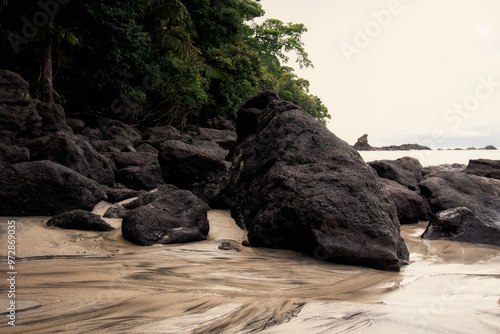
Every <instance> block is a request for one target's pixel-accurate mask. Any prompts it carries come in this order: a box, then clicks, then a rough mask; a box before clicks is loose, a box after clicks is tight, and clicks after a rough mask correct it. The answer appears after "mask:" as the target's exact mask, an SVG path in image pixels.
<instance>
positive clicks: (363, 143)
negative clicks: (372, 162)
mask: <svg viewBox="0 0 500 334" xmlns="http://www.w3.org/2000/svg"><path fill="white" fill-rule="evenodd" d="M354 148H355V149H357V150H358V151H370V150H371V149H372V147H371V146H370V144H368V135H367V134H364V135H362V136H361V137H359V138H358V140H357V141H356V143H355V144H354Z"/></svg>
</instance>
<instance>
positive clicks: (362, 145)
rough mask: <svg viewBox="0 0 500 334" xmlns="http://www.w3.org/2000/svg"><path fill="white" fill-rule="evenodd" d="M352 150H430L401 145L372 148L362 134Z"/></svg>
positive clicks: (425, 147)
mask: <svg viewBox="0 0 500 334" xmlns="http://www.w3.org/2000/svg"><path fill="white" fill-rule="evenodd" d="M354 148H355V149H357V150H358V151H411V150H430V149H431V148H429V147H427V146H422V145H419V144H403V145H391V146H382V147H373V146H371V145H370V144H368V135H367V134H364V135H362V136H361V137H359V138H358V141H357V142H356V143H355V144H354Z"/></svg>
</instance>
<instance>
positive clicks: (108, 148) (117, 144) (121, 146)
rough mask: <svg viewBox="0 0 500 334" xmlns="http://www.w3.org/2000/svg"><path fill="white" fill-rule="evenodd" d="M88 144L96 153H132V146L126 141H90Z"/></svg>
mask: <svg viewBox="0 0 500 334" xmlns="http://www.w3.org/2000/svg"><path fill="white" fill-rule="evenodd" d="M90 144H91V145H92V146H93V147H94V148H95V149H96V151H98V152H115V153H118V152H134V151H135V148H134V144H132V142H131V141H130V140H128V139H108V140H91V141H90Z"/></svg>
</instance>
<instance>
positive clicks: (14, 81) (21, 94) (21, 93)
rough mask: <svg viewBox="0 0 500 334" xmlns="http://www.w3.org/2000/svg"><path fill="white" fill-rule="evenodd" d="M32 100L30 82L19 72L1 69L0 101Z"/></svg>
mask: <svg viewBox="0 0 500 334" xmlns="http://www.w3.org/2000/svg"><path fill="white" fill-rule="evenodd" d="M29 100H31V96H30V92H29V84H28V82H27V81H26V80H24V79H23V78H22V77H21V76H20V75H19V74H17V73H15V72H11V71H9V70H2V69H0V101H2V103H18V102H20V101H29Z"/></svg>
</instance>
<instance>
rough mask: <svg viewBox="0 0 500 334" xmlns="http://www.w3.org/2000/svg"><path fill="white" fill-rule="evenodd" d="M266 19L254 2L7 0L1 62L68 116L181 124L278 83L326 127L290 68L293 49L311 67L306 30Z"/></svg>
mask: <svg viewBox="0 0 500 334" xmlns="http://www.w3.org/2000/svg"><path fill="white" fill-rule="evenodd" d="M263 15H264V9H263V8H262V6H261V4H260V3H259V2H258V1H254V0H140V1H136V0H120V1H119V0H107V1H91V0H81V1H66V0H65V1H62V0H47V1H35V0H16V1H4V2H3V4H0V48H1V49H2V50H3V51H2V53H0V64H2V65H1V67H2V68H6V69H10V70H13V71H16V72H19V73H20V74H22V75H23V76H24V77H25V78H27V79H28V80H29V81H30V82H31V84H32V90H33V91H32V94H34V96H36V97H38V98H41V99H44V100H47V101H49V102H52V101H55V102H58V103H64V106H65V109H66V111H67V113H69V114H72V113H73V114H93V115H97V116H103V117H120V118H121V119H122V120H125V119H127V120H128V121H129V122H131V123H135V124H138V125H144V126H146V125H147V126H151V125H158V124H164V123H169V124H173V125H175V126H182V125H185V124H187V123H188V122H191V121H197V120H198V121H200V120H202V119H203V118H208V117H212V116H216V115H224V116H227V117H232V116H234V113H235V112H236V110H237V108H238V106H239V105H240V104H241V103H242V102H243V101H244V100H245V99H247V98H248V97H249V96H251V95H253V94H255V93H257V92H259V91H262V90H267V89H273V90H275V91H277V92H278V94H279V96H280V97H281V98H282V99H285V100H290V101H292V102H294V103H296V104H298V105H299V106H300V107H302V108H303V109H304V110H305V111H307V112H308V113H310V114H311V115H312V116H313V117H315V118H317V119H319V120H320V121H322V122H323V123H324V122H325V121H326V119H328V118H330V115H329V113H328V109H327V108H326V107H325V106H324V105H323V104H322V102H321V100H320V99H319V98H318V97H316V96H313V95H311V94H309V82H308V81H307V80H304V79H301V78H299V77H297V76H296V75H295V74H294V73H293V69H292V68H291V67H287V66H285V65H286V64H287V63H288V62H289V61H290V59H289V58H290V56H289V55H290V53H295V54H296V63H297V64H298V65H299V66H300V67H310V66H312V62H311V60H310V59H309V58H308V54H307V52H306V51H305V47H304V43H303V42H302V35H303V34H304V33H305V32H306V31H307V29H306V27H305V26H304V25H303V24H300V23H298V24H297V23H286V24H285V23H283V22H282V21H280V20H278V19H268V20H265V21H263V22H262V23H261V24H256V23H253V22H254V21H253V19H256V18H259V17H261V16H263Z"/></svg>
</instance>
